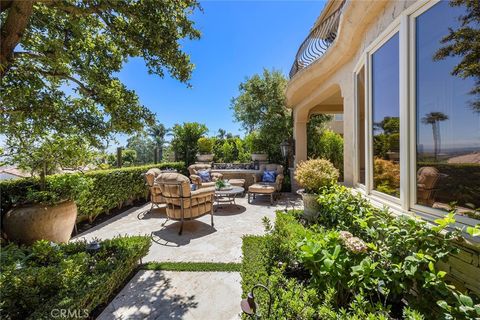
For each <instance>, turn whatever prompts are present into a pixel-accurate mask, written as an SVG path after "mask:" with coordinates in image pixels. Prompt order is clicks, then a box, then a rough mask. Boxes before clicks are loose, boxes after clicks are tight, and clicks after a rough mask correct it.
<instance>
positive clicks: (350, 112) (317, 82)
mask: <svg viewBox="0 0 480 320" xmlns="http://www.w3.org/2000/svg"><path fill="white" fill-rule="evenodd" d="M414 2H415V1H380V0H377V1H351V0H350V1H348V2H347V3H346V7H345V9H344V13H343V15H342V18H341V22H340V28H339V33H338V36H337V39H336V40H335V42H334V44H333V45H332V46H331V47H330V48H329V50H328V51H327V52H326V53H325V54H324V55H323V57H321V58H320V59H318V60H317V61H316V62H314V63H313V64H312V65H310V66H309V67H307V68H306V69H304V70H302V71H300V72H299V73H297V75H295V76H294V77H293V78H292V79H291V80H290V82H289V84H288V86H287V92H286V96H287V103H288V104H289V106H290V107H291V108H293V114H294V119H295V121H294V138H295V152H296V155H295V162H296V163H298V162H299V161H302V160H305V159H306V158H307V146H306V141H307V136H306V124H307V121H308V117H309V115H310V114H311V113H312V112H317V113H318V112H325V113H328V111H329V110H331V109H332V105H331V103H330V101H329V99H330V98H331V96H332V95H334V94H335V93H338V91H340V96H341V100H342V101H341V102H342V103H343V113H344V116H343V120H344V126H343V131H344V141H345V145H344V171H345V172H344V176H345V178H344V182H345V184H346V185H348V186H352V185H353V182H354V180H353V179H354V171H353V170H354V167H355V166H354V161H355V160H354V159H355V145H354V143H355V135H356V132H355V112H354V111H355V110H354V109H355V96H354V68H355V67H356V66H357V65H358V62H359V60H360V59H363V57H364V52H365V50H366V49H367V47H369V45H370V44H372V43H373V42H374V41H376V40H377V39H378V38H379V36H380V35H381V33H382V32H383V31H384V30H386V29H387V28H388V27H389V26H390V25H391V24H392V22H393V21H394V20H395V19H396V18H397V17H398V16H399V15H400V14H401V13H402V12H403V11H404V10H405V9H406V8H408V7H410V6H411V5H412V4H413V3H414ZM325 101H329V103H325ZM337 107H338V105H337ZM459 248H460V250H461V251H460V253H459V254H456V255H452V256H450V257H449V259H448V262H447V263H441V264H440V265H439V267H440V268H441V269H443V270H446V271H448V273H449V278H450V280H451V281H452V282H453V283H454V284H455V285H456V286H457V287H458V288H460V289H467V290H471V291H472V292H474V293H476V294H477V295H479V296H480V248H479V247H478V246H467V245H466V244H464V243H462V244H459Z"/></svg>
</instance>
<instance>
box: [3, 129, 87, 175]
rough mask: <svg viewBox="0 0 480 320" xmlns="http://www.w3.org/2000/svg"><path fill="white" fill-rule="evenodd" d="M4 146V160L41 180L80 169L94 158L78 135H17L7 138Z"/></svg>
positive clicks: (84, 140) (18, 133)
mask: <svg viewBox="0 0 480 320" xmlns="http://www.w3.org/2000/svg"><path fill="white" fill-rule="evenodd" d="M6 144H7V147H6V156H4V157H5V159H6V160H7V162H8V163H10V164H13V165H16V166H18V167H19V168H20V169H24V170H26V171H29V172H31V173H32V175H36V176H40V177H41V178H42V179H43V178H44V176H45V175H48V174H53V173H56V172H58V170H59V169H64V168H71V169H78V168H80V169H83V167H85V166H86V165H87V164H90V163H91V162H92V161H93V159H94V156H95V155H96V153H95V152H94V150H93V149H92V148H91V147H90V145H89V143H88V141H87V140H86V139H84V138H83V137H81V136H79V135H72V136H62V135H59V134H50V135H46V136H43V137H36V136H35V135H32V134H31V133H26V134H21V133H20V132H17V133H16V135H15V136H10V137H9V139H7V142H6Z"/></svg>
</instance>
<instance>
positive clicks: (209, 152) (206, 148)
mask: <svg viewBox="0 0 480 320" xmlns="http://www.w3.org/2000/svg"><path fill="white" fill-rule="evenodd" d="M214 143H215V141H214V139H213V138H207V137H201V138H200V139H198V152H199V154H197V160H198V161H200V162H211V161H213V145H214Z"/></svg>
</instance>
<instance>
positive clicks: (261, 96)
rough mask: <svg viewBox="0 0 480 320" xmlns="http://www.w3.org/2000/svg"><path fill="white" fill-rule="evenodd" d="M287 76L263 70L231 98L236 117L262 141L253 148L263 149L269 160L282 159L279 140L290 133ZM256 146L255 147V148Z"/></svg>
mask: <svg viewBox="0 0 480 320" xmlns="http://www.w3.org/2000/svg"><path fill="white" fill-rule="evenodd" d="M286 85H287V79H286V78H285V76H284V75H283V74H282V73H281V72H279V71H275V70H273V71H269V70H267V69H264V70H263V73H262V74H261V75H259V74H255V75H253V76H252V77H250V78H247V79H246V80H245V81H244V82H242V83H241V84H240V86H239V91H240V94H239V95H238V96H237V97H235V98H233V99H232V102H231V109H232V110H233V112H234V117H235V119H236V120H237V121H238V122H240V123H241V124H242V126H243V128H244V129H245V130H246V131H247V132H248V133H251V132H253V131H257V132H258V136H259V138H260V142H261V144H260V145H259V146H256V145H254V146H253V147H254V148H253V149H255V150H252V152H253V151H257V152H258V151H265V152H267V153H268V155H269V159H270V161H272V162H274V163H275V162H282V161H283V159H282V155H281V152H280V143H281V142H282V141H284V140H286V139H288V138H290V137H291V136H292V119H291V114H290V113H291V112H290V110H289V109H288V108H287V107H286V104H285V88H286ZM257 149H258V150H257Z"/></svg>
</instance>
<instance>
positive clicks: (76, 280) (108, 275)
mask: <svg viewBox="0 0 480 320" xmlns="http://www.w3.org/2000/svg"><path fill="white" fill-rule="evenodd" d="M149 247H150V238H149V237H141V236H136V237H119V238H114V239H111V240H105V241H103V242H101V243H100V249H99V250H98V251H96V252H93V251H88V250H87V249H86V248H87V244H86V243H85V242H81V241H80V242H70V243H68V244H59V245H58V244H54V243H51V242H48V241H45V240H41V241H37V242H36V243H35V244H33V245H32V246H29V247H26V246H17V245H16V244H13V243H12V244H9V245H7V246H4V247H2V250H1V253H0V255H1V261H2V263H1V265H0V286H1V288H2V294H1V298H0V318H2V319H51V318H53V317H54V316H55V315H54V314H52V310H70V314H67V315H66V316H65V317H62V319H69V318H85V317H87V316H88V315H89V314H90V312H91V311H92V310H93V309H95V308H96V307H97V306H99V305H101V304H104V303H106V302H107V301H108V299H109V297H110V296H111V295H112V293H114V292H115V291H116V290H117V289H118V288H119V287H120V286H122V285H123V284H124V282H125V281H126V279H127V278H128V277H129V275H130V274H131V273H132V272H133V271H134V270H135V269H136V267H137V265H138V263H139V260H140V259H141V258H142V257H143V256H144V255H146V254H147V252H148V249H149Z"/></svg>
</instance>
